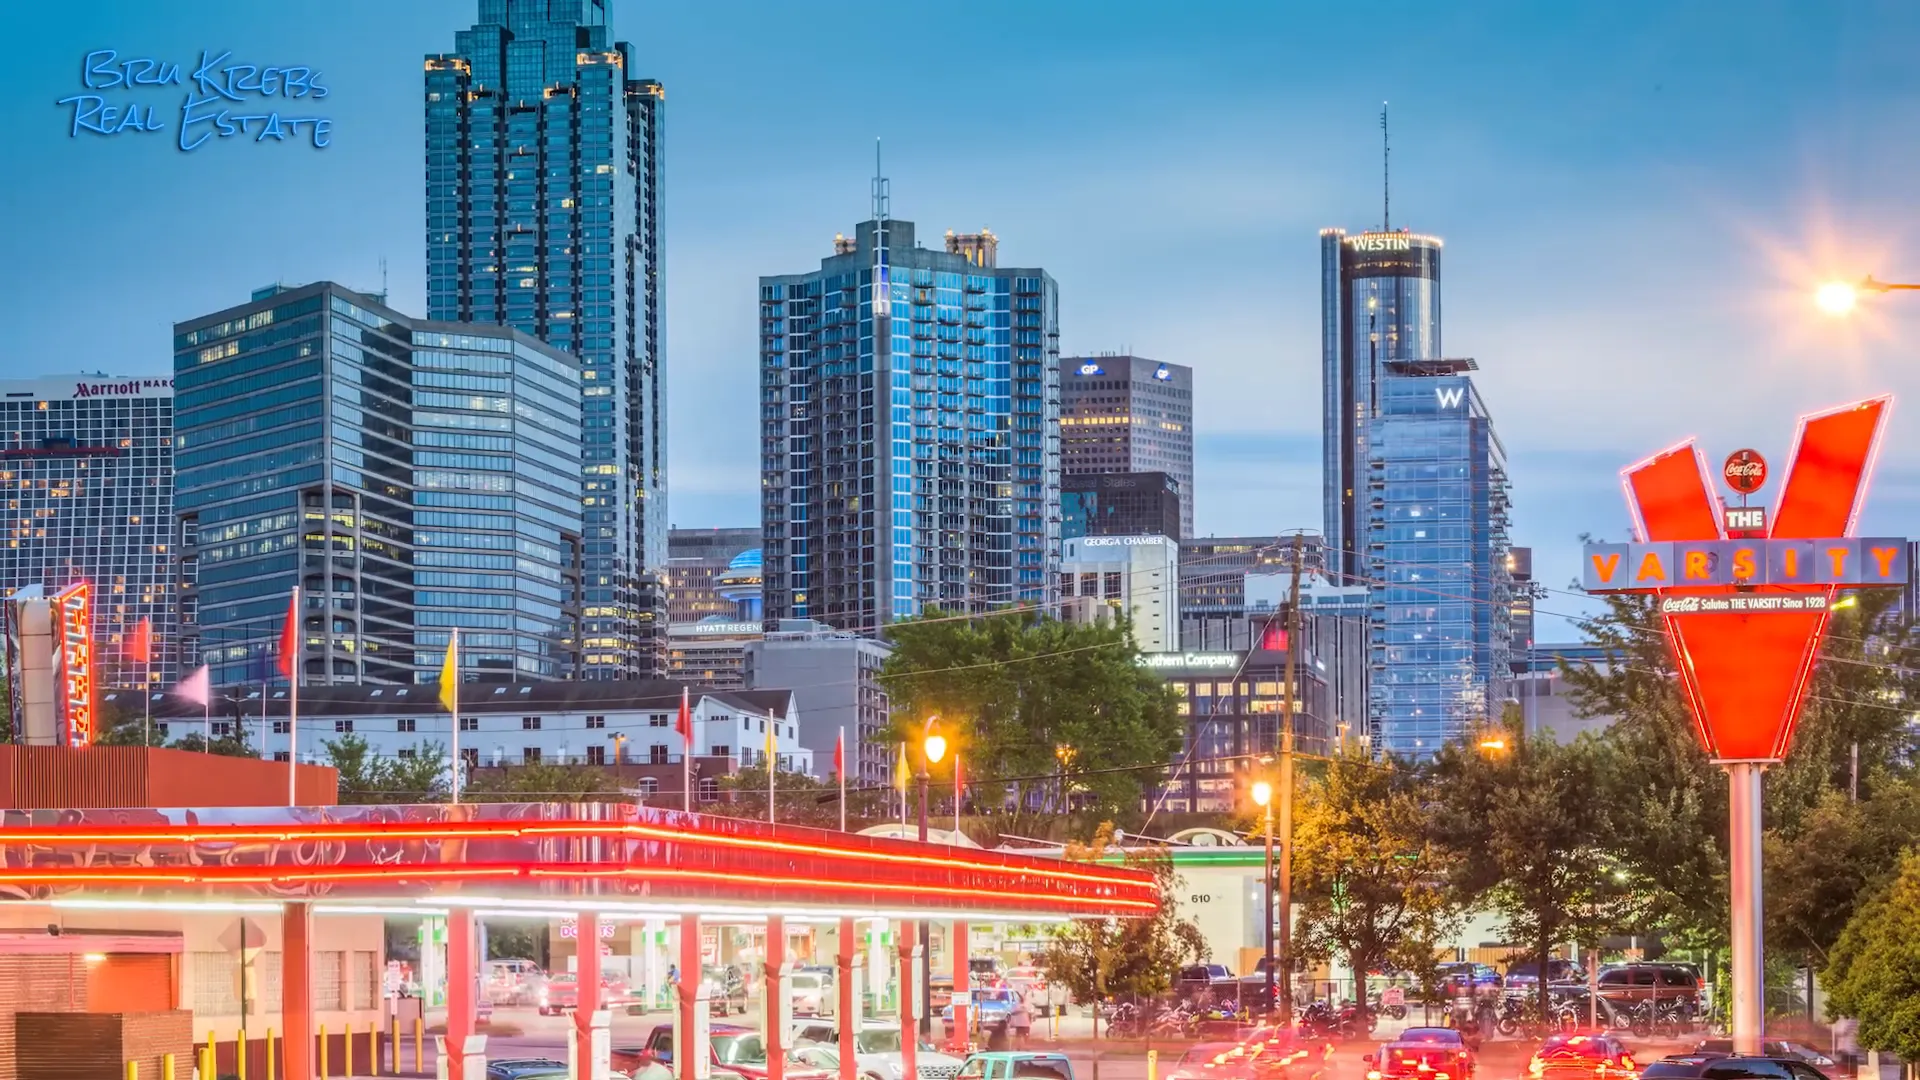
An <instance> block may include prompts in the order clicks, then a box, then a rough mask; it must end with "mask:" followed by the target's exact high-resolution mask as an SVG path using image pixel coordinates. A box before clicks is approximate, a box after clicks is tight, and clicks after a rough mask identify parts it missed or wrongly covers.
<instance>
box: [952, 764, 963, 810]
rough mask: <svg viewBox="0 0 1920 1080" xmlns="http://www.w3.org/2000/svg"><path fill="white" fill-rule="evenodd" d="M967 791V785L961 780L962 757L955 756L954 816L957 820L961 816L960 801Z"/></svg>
mask: <svg viewBox="0 0 1920 1080" xmlns="http://www.w3.org/2000/svg"><path fill="white" fill-rule="evenodd" d="M965 790H966V783H965V782H964V781H962V780H961V779H960V755H959V754H955V755H953V816H954V817H955V818H958V817H959V816H960V800H961V798H962V797H963V796H962V794H961V793H962V792H963V791H965Z"/></svg>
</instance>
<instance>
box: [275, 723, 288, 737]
mask: <svg viewBox="0 0 1920 1080" xmlns="http://www.w3.org/2000/svg"><path fill="white" fill-rule="evenodd" d="M287 724H288V722H287V721H285V720H275V721H274V722H273V733H274V734H275V735H285V734H286V733H287V732H288V731H290V730H292V729H291V728H289V727H288V726H287Z"/></svg>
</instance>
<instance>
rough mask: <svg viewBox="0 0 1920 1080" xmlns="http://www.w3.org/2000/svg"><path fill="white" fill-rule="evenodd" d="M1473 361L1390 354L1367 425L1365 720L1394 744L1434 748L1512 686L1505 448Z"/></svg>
mask: <svg viewBox="0 0 1920 1080" xmlns="http://www.w3.org/2000/svg"><path fill="white" fill-rule="evenodd" d="M1470 365H1471V361H1448V362H1442V363H1431V364H1395V365H1389V366H1388V367H1386V368H1385V369H1383V372H1382V377H1381V379H1380V380H1379V384H1378V390H1379V395H1378V397H1379V402H1380V411H1379V414H1378V415H1377V416H1375V417H1374V418H1373V420H1372V421H1371V422H1370V424H1369V425H1368V446H1369V456H1368V458H1367V461H1366V465H1367V473H1366V477H1367V479H1366V495H1367V516H1366V519H1365V520H1366V528H1367V532H1366V563H1365V573H1366V575H1367V577H1368V579H1369V580H1371V581H1372V582H1374V589H1373V598H1372V609H1373V625H1372V628H1371V641H1370V649H1369V651H1370V654H1371V668H1372V683H1371V686H1370V687H1369V708H1368V714H1369V717H1368V719H1369V724H1370V726H1371V728H1372V736H1373V745H1374V747H1375V748H1376V749H1377V750H1382V751H1385V752H1388V753H1393V754H1401V755H1409V756H1416V757H1424V756H1429V755H1431V754H1433V753H1435V752H1436V751H1438V750H1439V748H1440V746H1441V744H1442V743H1444V742H1446V741H1447V740H1449V739H1456V738H1460V737H1461V736H1463V735H1464V734H1466V733H1467V732H1469V731H1471V730H1472V729H1473V728H1474V727H1476V726H1478V725H1480V724H1483V723H1485V722H1487V721H1488V720H1491V719H1497V718H1498V717H1499V715H1500V710H1501V708H1502V706H1503V704H1504V703H1505V701H1506V699H1507V697H1508V692H1509V691H1508V680H1509V679H1510V677H1511V672H1512V668H1511V662H1512V658H1511V657H1510V655H1509V651H1510V640H1511V632H1512V631H1511V627H1510V625H1509V621H1510V614H1511V603H1512V599H1513V595H1512V577H1511V571H1510V569H1509V564H1508V553H1509V545H1508V539H1507V524H1508V522H1507V514H1508V506H1509V498H1510V491H1509V485H1508V480H1507V471H1506V452H1505V451H1504V450H1503V449H1502V448H1501V446H1500V442H1499V439H1498V438H1497V437H1496V436H1495V435H1494V431H1493V422H1492V420H1491V419H1490V418H1489V417H1488V415H1487V410H1486V407H1485V405H1484V404H1483V403H1482V402H1481V400H1480V395H1479V393H1478V391H1477V390H1476V389H1475V388H1474V386H1473V381H1472V379H1471V378H1469V377H1468V376H1466V375H1465V374H1462V373H1461V372H1463V371H1464V370H1466V369H1467V368H1468V367H1469V366H1470Z"/></svg>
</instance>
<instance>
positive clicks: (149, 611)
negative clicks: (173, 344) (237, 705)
mask: <svg viewBox="0 0 1920 1080" xmlns="http://www.w3.org/2000/svg"><path fill="white" fill-rule="evenodd" d="M0 499H4V500H5V507H4V511H5V517H4V521H5V523H6V525H5V529H4V530H3V531H0V535H3V536H4V538H5V542H4V543H3V544H0V596H6V595H8V594H10V593H12V592H13V591H14V590H15V589H19V588H24V587H26V586H28V585H44V586H46V589H47V591H48V592H49V593H53V592H58V591H59V590H61V589H63V588H65V587H66V586H68V585H71V584H73V583H75V582H79V581H85V582H88V583H90V584H91V585H92V586H93V593H92V598H91V599H92V609H93V628H94V640H95V642H96V643H97V647H96V650H95V652H94V658H95V666H96V673H97V675H98V679H97V681H96V685H102V686H139V685H141V684H142V683H143V682H151V683H155V684H158V683H161V682H162V681H163V680H166V679H170V678H172V677H173V675H174V673H175V669H176V667H177V665H178V659H179V655H178V646H179V633H178V630H179V622H178V619H177V609H176V606H175V603H174V581H175V573H174V549H173V380H172V379H155V378H135V377H132V376H127V375H98V374H96V375H48V376H45V377H42V378H37V379H8V380H5V381H0ZM143 618H145V619H147V620H149V623H150V625H151V626H152V629H153V638H152V641H153V649H152V660H151V662H149V663H145V664H142V663H138V662H136V661H134V660H132V659H131V658H130V657H129V656H128V655H127V646H128V645H129V643H130V642H129V638H130V637H131V635H132V634H133V632H134V629H135V628H136V627H137V626H139V624H140V620H141V619H143Z"/></svg>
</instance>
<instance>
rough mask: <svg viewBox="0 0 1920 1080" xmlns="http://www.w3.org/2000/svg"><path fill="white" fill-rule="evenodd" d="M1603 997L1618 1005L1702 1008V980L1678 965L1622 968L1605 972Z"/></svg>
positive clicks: (1631, 965) (1601, 983)
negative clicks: (1652, 1003)
mask: <svg viewBox="0 0 1920 1080" xmlns="http://www.w3.org/2000/svg"><path fill="white" fill-rule="evenodd" d="M1600 996H1601V997H1603V998H1606V999H1607V1000H1608V1001H1611V1002H1613V1003H1614V1004H1616V1005H1618V1004H1638V1003H1639V1002H1642V1001H1682V1002H1691V1003H1694V1004H1698V1002H1699V1000H1700V977H1699V976H1698V975H1696V974H1694V973H1693V971H1692V970H1690V969H1689V968H1686V967H1682V966H1680V965H1678V964H1620V965H1617V966H1614V967H1609V968H1603V969H1601V971H1600Z"/></svg>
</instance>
